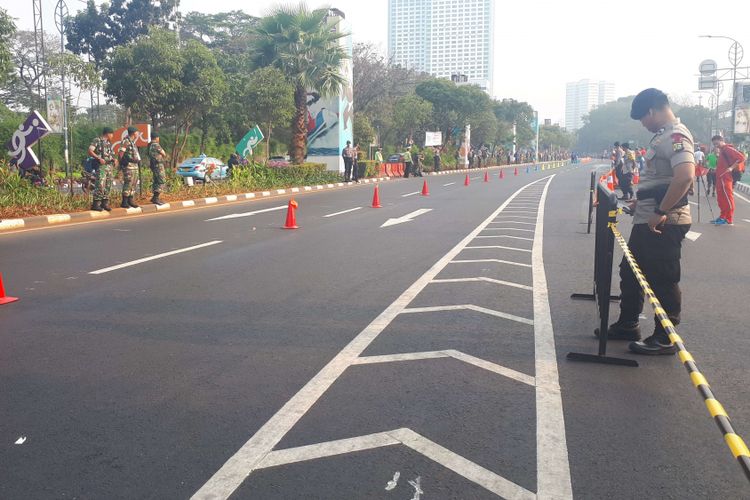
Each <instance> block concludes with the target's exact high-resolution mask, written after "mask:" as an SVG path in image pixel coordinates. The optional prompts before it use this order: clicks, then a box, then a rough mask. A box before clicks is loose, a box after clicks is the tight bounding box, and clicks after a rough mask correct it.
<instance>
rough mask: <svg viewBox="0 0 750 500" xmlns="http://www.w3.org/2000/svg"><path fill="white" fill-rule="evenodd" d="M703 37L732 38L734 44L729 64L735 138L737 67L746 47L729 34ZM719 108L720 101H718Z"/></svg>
mask: <svg viewBox="0 0 750 500" xmlns="http://www.w3.org/2000/svg"><path fill="white" fill-rule="evenodd" d="M701 38H722V39H724V40H730V41H731V42H732V45H730V46H729V64H731V65H732V123H731V127H732V139H734V120H735V118H736V114H737V68H738V67H739V65H740V63H741V62H742V58H743V57H744V56H745V49H743V48H742V44H741V43H740V42H738V41H737V40H735V39H734V38H732V37H729V36H723V35H702V36H701ZM717 110H718V103H717Z"/></svg>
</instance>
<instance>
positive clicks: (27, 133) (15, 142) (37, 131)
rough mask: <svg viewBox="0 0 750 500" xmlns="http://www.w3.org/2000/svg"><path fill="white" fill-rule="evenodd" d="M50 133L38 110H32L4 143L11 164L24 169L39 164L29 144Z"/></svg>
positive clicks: (31, 144)
mask: <svg viewBox="0 0 750 500" xmlns="http://www.w3.org/2000/svg"><path fill="white" fill-rule="evenodd" d="M49 133H50V126H49V124H48V123H47V121H46V120H45V119H44V118H43V117H42V115H40V114H39V112H38V111H32V112H31V114H30V115H29V116H28V117H26V120H25V121H24V122H23V123H22V124H21V125H19V126H18V129H17V130H16V131H15V132H13V135H12V136H11V138H10V141H8V142H7V143H6V145H5V146H6V147H7V148H8V154H9V156H10V157H11V159H10V163H11V165H16V166H17V167H18V168H20V169H22V170H26V169H29V168H32V167H35V166H37V165H39V159H38V158H37V157H36V155H35V154H34V151H32V149H31V146H33V145H34V144H36V143H37V142H39V140H40V139H41V138H42V137H44V136H46V135H47V134H49Z"/></svg>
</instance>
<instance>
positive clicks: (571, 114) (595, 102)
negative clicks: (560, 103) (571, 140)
mask: <svg viewBox="0 0 750 500" xmlns="http://www.w3.org/2000/svg"><path fill="white" fill-rule="evenodd" d="M614 100H615V84H614V83H612V82H604V81H599V82H597V81H593V80H579V81H577V82H569V83H568V85H567V91H566V94H565V128H566V129H568V130H570V131H573V130H578V129H579V128H581V127H582V126H583V117H584V115H586V114H588V113H589V111H591V110H592V109H594V108H596V107H597V106H601V105H602V104H606V103H608V102H612V101H614Z"/></svg>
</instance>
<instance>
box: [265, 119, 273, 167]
mask: <svg viewBox="0 0 750 500" xmlns="http://www.w3.org/2000/svg"><path fill="white" fill-rule="evenodd" d="M272 130H273V128H272V127H271V122H268V136H267V137H266V163H267V162H268V159H269V158H270V157H271V131H272Z"/></svg>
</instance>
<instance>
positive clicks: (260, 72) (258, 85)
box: [243, 67, 294, 157]
mask: <svg viewBox="0 0 750 500" xmlns="http://www.w3.org/2000/svg"><path fill="white" fill-rule="evenodd" d="M243 100H244V101H245V103H246V106H247V110H248V118H249V120H248V121H249V122H250V123H253V122H254V123H257V124H258V125H260V126H261V128H264V129H265V130H264V132H265V134H264V135H265V136H266V156H267V157H268V156H269V155H270V153H271V135H272V133H273V130H274V128H276V127H278V126H280V125H282V124H288V123H289V121H290V120H291V119H292V116H294V87H293V86H292V84H291V83H289V82H288V81H287V80H286V79H285V78H284V73H282V72H281V70H279V69H277V68H274V67H266V68H260V69H257V70H255V71H253V72H252V73H251V74H250V77H249V78H248V79H247V82H246V85H245V91H244V93H243ZM250 123H248V124H247V125H250Z"/></svg>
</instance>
